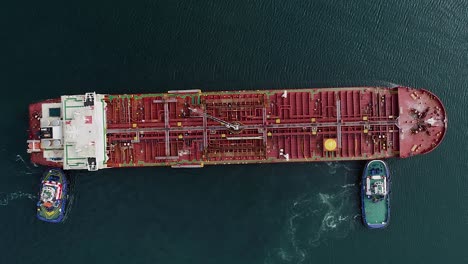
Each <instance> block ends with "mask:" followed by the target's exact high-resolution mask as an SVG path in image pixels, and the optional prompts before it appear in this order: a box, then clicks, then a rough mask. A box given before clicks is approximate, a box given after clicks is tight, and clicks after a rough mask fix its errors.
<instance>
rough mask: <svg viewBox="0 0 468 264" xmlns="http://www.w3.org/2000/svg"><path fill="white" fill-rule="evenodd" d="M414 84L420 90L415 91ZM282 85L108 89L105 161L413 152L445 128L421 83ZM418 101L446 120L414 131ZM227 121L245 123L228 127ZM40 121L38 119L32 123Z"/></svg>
mask: <svg viewBox="0 0 468 264" xmlns="http://www.w3.org/2000/svg"><path fill="white" fill-rule="evenodd" d="M413 91H417V92H418V93H419V95H418V96H420V97H421V98H418V97H416V99H414V98H413V97H414V95H411V93H412V92H413ZM283 94H284V90H262V91H241V92H238V91H236V92H207V93H196V92H193V93H185V94H154V95H148V94H134V95H131V94H130V95H109V96H107V97H106V99H105V100H106V102H107V109H106V118H107V131H106V133H107V142H106V147H107V154H108V157H109V160H108V162H107V165H108V166H109V167H121V166H159V165H172V166H182V167H184V166H187V167H190V166H195V167H196V166H202V165H203V164H233V163H241V164H242V163H260V162H262V163H267V162H294V161H296V162H310V161H333V160H357V159H365V160H368V159H376V158H389V157H399V156H401V157H408V156H412V155H416V154H421V153H426V152H428V151H430V150H432V149H434V148H435V147H436V146H437V145H438V144H439V143H440V141H441V139H442V137H443V135H444V134H445V129H446V119H445V111H444V109H443V105H442V104H441V102H440V101H439V100H438V99H437V98H436V97H435V96H434V95H432V94H430V93H429V92H427V91H424V90H412V89H409V88H404V87H400V88H377V87H362V88H323V89H295V90H287V96H283ZM415 103H416V104H417V105H418V104H419V105H420V104H423V105H425V106H426V107H429V108H430V109H431V110H430V112H428V113H426V115H427V116H429V115H434V116H435V117H437V118H439V119H441V120H443V123H444V125H443V126H442V125H440V124H441V123H437V124H438V125H435V126H433V127H431V126H429V127H427V126H423V129H424V133H413V132H414V131H413V130H412V128H413V127H414V126H415V125H416V123H418V122H419V121H415V120H416V119H417V118H415V116H414V112H411V111H413V110H412V109H413V108H414V104H415ZM436 107H437V108H436ZM33 108H34V107H33ZM417 108H418V109H421V107H417ZM437 109H439V110H437ZM424 110H425V108H424V109H422V110H421V111H424ZM31 113H32V112H31ZM205 114H206V115H205ZM416 116H417V115H416ZM424 117H425V116H424ZM413 121H414V123H408V122H413ZM441 122H442V121H441ZM226 123H230V124H233V125H238V126H239V129H238V130H235V129H232V128H231V129H229V128H227V127H226V126H225V124H226ZM419 123H421V122H419ZM401 124H404V127H403V128H402V129H400V128H401V127H400V128H399V126H401ZM36 125H37V124H36V123H35V121H34V120H32V121H31V126H32V128H31V129H32V130H33V131H34V130H35V129H36ZM412 131H413V132H412ZM401 135H403V138H402V139H401V140H400V136H401ZM330 138H331V139H334V140H335V142H336V143H337V148H336V149H335V150H333V151H327V150H326V149H325V148H324V141H325V140H326V139H330ZM415 144H417V145H418V146H417V147H414V145H415ZM32 158H33V161H34V162H36V163H41V162H38V159H37V158H35V156H33V157H32Z"/></svg>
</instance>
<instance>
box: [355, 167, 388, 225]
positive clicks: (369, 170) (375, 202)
mask: <svg viewBox="0 0 468 264" xmlns="http://www.w3.org/2000/svg"><path fill="white" fill-rule="evenodd" d="M390 183H391V178H390V173H389V170H388V166H387V164H386V163H385V162H384V161H382V160H372V161H369V162H368V163H367V164H366V167H365V168H364V172H363V174H362V188H361V208H362V220H363V222H364V225H366V226H367V227H368V228H384V227H386V226H387V225H388V223H389V221H390Z"/></svg>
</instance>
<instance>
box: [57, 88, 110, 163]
mask: <svg viewBox="0 0 468 264" xmlns="http://www.w3.org/2000/svg"><path fill="white" fill-rule="evenodd" d="M103 98H104V96H103V95H100V94H95V93H86V94H85V95H65V96H62V97H61V103H62V111H63V112H62V113H63V116H62V118H63V140H64V144H63V148H64V151H63V152H64V154H63V155H64V157H63V169H65V170H71V169H88V170H90V171H95V170H98V169H101V168H105V167H106V161H107V155H106V151H105V149H106V148H105V141H106V140H105V129H106V117H105V112H104V109H105V107H106V103H105V102H104V100H102V99H103Z"/></svg>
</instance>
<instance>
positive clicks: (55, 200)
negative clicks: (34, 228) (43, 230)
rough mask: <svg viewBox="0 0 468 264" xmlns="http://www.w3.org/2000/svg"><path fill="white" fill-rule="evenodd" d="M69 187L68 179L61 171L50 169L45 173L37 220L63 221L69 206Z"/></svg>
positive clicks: (38, 203)
mask: <svg viewBox="0 0 468 264" xmlns="http://www.w3.org/2000/svg"><path fill="white" fill-rule="evenodd" d="M67 187H68V182H67V178H66V176H65V173H64V172H63V171H62V170H61V169H56V168H54V169H49V170H47V171H46V172H45V173H44V175H43V177H42V181H41V189H40V192H39V201H38V202H37V218H39V219H40V220H43V221H46V222H50V223H59V222H61V221H62V220H63V218H64V216H65V209H66V205H67Z"/></svg>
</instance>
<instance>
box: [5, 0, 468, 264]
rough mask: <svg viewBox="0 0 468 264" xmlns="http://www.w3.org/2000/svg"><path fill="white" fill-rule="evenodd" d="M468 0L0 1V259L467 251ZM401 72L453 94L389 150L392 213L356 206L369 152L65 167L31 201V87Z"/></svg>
mask: <svg viewBox="0 0 468 264" xmlns="http://www.w3.org/2000/svg"><path fill="white" fill-rule="evenodd" d="M467 13H468V2H467V1H435V0H428V1H423V0H414V1H393V2H390V1H355V3H354V4H351V3H349V2H348V1H332V0H327V1H305V0H301V1H298V0H289V1H279V0H278V1H271V0H270V1H269V0H251V1H225V0H218V1H177V0H172V1H167V0H166V1H163V0H160V1H107V0H101V1H94V2H90V3H85V2H82V3H74V2H71V1H61V2H56V1H4V2H2V4H1V7H0V25H1V31H0V32H1V33H0V35H1V39H0V52H1V58H0V69H1V70H0V85H1V87H2V92H3V96H2V98H3V100H2V104H0V109H1V112H2V113H3V115H2V119H1V120H2V121H1V122H2V126H1V127H2V128H1V138H2V141H1V143H0V159H1V163H0V164H1V170H2V172H1V174H0V178H1V183H0V228H1V233H0V263H5V264H10V263H70V264H75V263H76V264H78V263H79V264H82V263H113V264H114V263H115V264H117V263H168V264H181V263H184V264H185V263H203V264H205V263H206V264H208V263H210V264H231V263H232V264H276V263H277V264H281V263H285V264H287V263H372V262H373V261H376V263H381V264H384V263H468V250H467V249H466V246H467V245H468V243H467V242H468V194H467V192H468V174H467V171H468V161H467V158H468V154H467V153H468V142H467V136H468V133H467V131H468V119H467V110H468V106H467V101H468V100H467V99H468V98H467V97H468V91H467V88H468V87H467V84H468V15H467ZM392 83H396V84H402V85H407V86H413V87H417V88H426V89H428V90H431V91H433V92H434V93H435V94H437V95H438V96H439V97H440V98H441V99H442V100H443V102H444V103H445V105H446V107H447V112H448V118H449V130H448V133H447V135H446V137H445V139H444V142H443V143H442V145H441V146H439V147H438V148H437V149H436V150H435V151H433V152H432V153H430V154H427V155H423V156H417V157H413V158H410V159H391V160H389V161H388V162H389V165H390V168H391V172H392V174H393V186H392V187H393V188H392V213H391V214H392V220H391V223H390V225H389V227H388V228H387V229H386V230H367V229H365V228H364V227H363V226H362V224H361V222H360V209H359V195H358V189H359V177H360V173H361V170H362V167H363V163H361V162H343V163H315V164H312V163H310V164H282V165H278V164H276V165H245V166H240V165H239V166H222V167H221V166H220V167H206V168H203V169H194V170H185V169H178V170H175V169H170V168H142V169H116V170H103V171H99V172H97V173H91V172H72V173H71V175H70V176H71V178H72V181H73V186H74V188H73V195H72V203H71V206H70V211H69V214H68V218H67V219H66V221H65V222H64V223H63V224H48V223H43V222H40V221H39V220H37V219H36V218H35V203H36V199H37V192H38V189H39V186H38V183H39V177H40V175H41V172H42V169H41V168H38V167H34V166H33V165H32V164H30V162H29V161H28V155H27V153H26V151H25V150H26V143H25V141H26V139H27V133H26V129H27V122H28V117H27V107H28V104H29V103H31V102H34V101H38V100H41V99H46V98H53V97H57V96H60V95H62V94H81V93H85V92H88V91H96V92H98V93H130V92H132V93H144V92H164V91H167V90H174V89H191V88H201V89H203V90H205V91H212V90H235V89H267V88H280V89H281V88H285V87H294V88H297V87H323V86H337V85H386V84H392Z"/></svg>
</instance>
